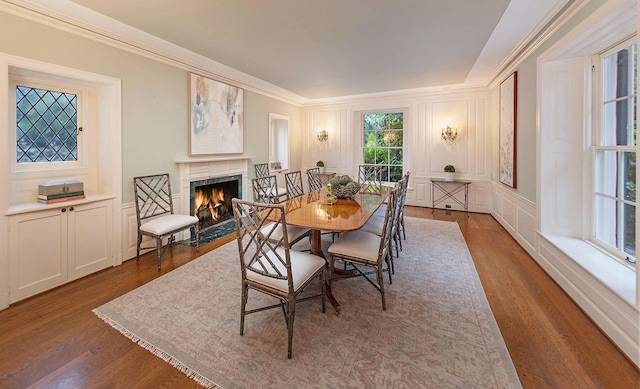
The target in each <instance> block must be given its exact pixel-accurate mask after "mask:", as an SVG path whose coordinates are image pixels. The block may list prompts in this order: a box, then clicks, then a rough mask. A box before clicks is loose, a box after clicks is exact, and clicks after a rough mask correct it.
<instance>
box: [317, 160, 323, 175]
mask: <svg viewBox="0 0 640 389" xmlns="http://www.w3.org/2000/svg"><path fill="white" fill-rule="evenodd" d="M316 167H317V168H318V169H319V170H320V174H322V173H324V162H323V161H322V160H320V161H318V162H316Z"/></svg>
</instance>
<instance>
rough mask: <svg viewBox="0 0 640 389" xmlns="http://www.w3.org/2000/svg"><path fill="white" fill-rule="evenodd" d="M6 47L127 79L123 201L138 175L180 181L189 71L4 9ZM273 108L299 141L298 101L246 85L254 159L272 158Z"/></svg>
mask: <svg viewBox="0 0 640 389" xmlns="http://www.w3.org/2000/svg"><path fill="white" fill-rule="evenodd" d="M0 52H2V53H6V54H11V55H17V56H21V57H26V58H30V59H35V60H39V61H43V62H47V63H51V64H56V65H61V66H66V67H70V68H74V69H79V70H85V71H88V72H92V73H97V74H102V75H106V76H110V77H114V78H118V79H120V80H122V158H123V161H122V166H123V167H122V169H123V172H122V181H123V185H122V191H123V194H122V195H123V197H122V202H123V203H128V202H132V201H133V185H132V178H133V177H134V176H136V175H142V174H153V173H160V172H169V173H170V174H171V176H172V183H173V186H174V188H177V186H178V175H179V171H178V168H177V165H176V164H175V160H177V159H184V158H187V156H188V130H187V129H188V116H187V112H188V107H187V97H188V95H187V71H186V70H184V69H180V68H177V67H174V66H170V65H167V64H164V63H162V62H158V61H155V60H152V59H149V58H146V57H143V56H140V55H136V54H132V53H130V52H128V51H124V50H120V49H117V48H114V47H111V46H108V45H105V44H101V43H97V42H95V41H93V40H90V39H86V38H82V37H79V36H76V35H73V34H70V33H67V32H64V31H60V30H57V29H55V28H52V27H48V26H44V25H41V24H38V23H35V22H32V21H29V20H26V19H22V18H19V17H16V16H13V15H9V14H6V13H1V12H0ZM269 112H274V113H278V114H281V115H286V116H289V117H290V118H291V127H292V136H291V141H292V144H293V145H295V143H293V142H298V141H299V140H300V136H299V135H298V134H297V132H299V130H300V115H301V114H300V108H299V107H297V106H295V105H291V104H287V103H284V102H282V101H280V100H276V99H273V98H269V97H266V96H263V95H260V94H257V93H254V92H251V91H247V90H245V92H244V125H245V127H244V153H243V155H252V156H256V157H257V158H256V159H254V160H253V161H252V163H253V162H255V161H259V162H260V161H266V160H267V155H268V132H269V130H268V129H269ZM299 149H300V147H295V146H294V147H292V154H291V159H292V167H294V168H295V167H296V166H299V164H300V162H299V161H300V156H299V155H298V154H296V150H299ZM230 155H234V156H235V155H239V154H230ZM251 170H253V169H251ZM250 173H252V172H250Z"/></svg>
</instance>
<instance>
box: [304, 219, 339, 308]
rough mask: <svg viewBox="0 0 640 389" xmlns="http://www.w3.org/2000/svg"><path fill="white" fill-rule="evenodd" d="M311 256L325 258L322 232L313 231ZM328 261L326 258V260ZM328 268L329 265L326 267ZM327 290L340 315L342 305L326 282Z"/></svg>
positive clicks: (328, 296) (330, 300)
mask: <svg viewBox="0 0 640 389" xmlns="http://www.w3.org/2000/svg"><path fill="white" fill-rule="evenodd" d="M311 254H314V255H317V256H319V257H322V258H325V256H324V251H323V250H322V239H321V233H320V230H311ZM325 259H326V258H325ZM325 266H327V267H328V265H325ZM325 290H326V293H327V298H328V299H329V302H330V303H331V305H333V309H335V311H336V315H339V314H340V303H338V300H336V298H335V297H334V296H333V292H332V291H331V284H329V282H327V281H325Z"/></svg>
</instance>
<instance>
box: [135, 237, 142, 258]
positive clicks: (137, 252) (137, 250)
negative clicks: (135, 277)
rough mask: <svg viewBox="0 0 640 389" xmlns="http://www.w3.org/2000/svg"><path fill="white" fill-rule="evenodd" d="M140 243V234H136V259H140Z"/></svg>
mask: <svg viewBox="0 0 640 389" xmlns="http://www.w3.org/2000/svg"><path fill="white" fill-rule="evenodd" d="M141 244H142V234H138V244H137V245H136V261H140V245H141Z"/></svg>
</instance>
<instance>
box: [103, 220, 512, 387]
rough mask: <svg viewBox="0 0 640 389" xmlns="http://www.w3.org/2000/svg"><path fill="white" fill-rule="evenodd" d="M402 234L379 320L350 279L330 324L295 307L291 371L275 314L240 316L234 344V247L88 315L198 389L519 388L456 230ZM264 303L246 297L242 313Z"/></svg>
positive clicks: (315, 310) (429, 228)
mask: <svg viewBox="0 0 640 389" xmlns="http://www.w3.org/2000/svg"><path fill="white" fill-rule="evenodd" d="M405 224H406V229H407V240H406V241H403V246H404V251H402V252H401V253H400V257H399V258H396V260H395V274H394V275H393V284H391V285H389V283H388V278H387V274H385V281H387V283H386V284H385V290H386V296H387V310H386V311H383V310H382V305H381V301H380V294H379V293H378V292H377V291H376V290H375V289H374V288H373V286H372V285H370V284H369V283H367V282H366V280H364V279H362V278H361V277H358V278H352V279H345V280H339V281H336V282H334V283H333V294H334V296H335V297H336V299H338V301H339V302H340V304H341V306H342V312H341V313H340V315H336V314H335V311H334V310H333V308H332V307H331V305H330V304H329V303H328V302H327V310H326V313H322V309H321V302H320V300H318V299H315V300H308V301H305V302H301V303H299V304H298V305H297V306H296V316H295V324H294V335H293V359H287V330H286V325H285V321H284V318H283V315H282V311H281V310H279V309H272V310H268V311H263V312H259V313H254V314H251V315H248V316H247V317H246V319H245V332H244V336H240V331H239V327H240V324H239V323H240V295H241V293H240V292H241V288H240V265H239V262H238V261H239V260H238V253H237V250H238V246H237V243H236V242H235V241H233V242H230V243H228V244H226V245H224V246H222V247H220V248H218V249H216V250H214V251H211V252H209V253H207V254H204V255H202V256H201V257H199V258H197V259H195V260H193V261H191V262H190V263H188V264H186V265H184V266H182V267H180V268H178V269H176V270H174V271H172V272H170V273H168V274H166V275H164V276H162V277H160V278H158V279H156V280H153V281H151V282H149V283H148V284H145V285H143V286H141V287H139V288H138V289H135V290H133V291H131V292H129V293H127V294H125V295H123V296H121V297H119V298H117V299H115V300H113V301H111V302H109V303H107V304H105V305H103V306H101V307H99V308H97V309H95V310H94V312H95V313H96V315H98V316H99V317H100V318H102V319H103V320H104V321H105V322H107V323H108V324H110V325H111V326H113V327H114V328H116V329H117V330H118V331H120V332H121V333H122V334H124V335H125V336H127V337H129V338H130V339H132V340H133V341H135V342H137V343H138V344H139V345H140V346H142V347H144V348H146V349H148V350H149V351H151V352H152V353H154V354H156V355H157V356H159V357H160V358H162V359H164V360H165V361H167V362H168V363H171V364H172V365H173V366H175V367H176V368H178V369H180V370H181V371H183V372H184V373H185V374H187V375H188V376H190V377H192V378H193V379H194V380H196V381H197V382H198V383H200V384H201V385H203V386H205V387H221V388H519V387H521V386H520V382H519V380H518V376H517V374H516V371H515V368H514V366H513V363H512V361H511V358H510V357H509V353H508V351H507V348H506V346H505V344H504V341H503V339H502V336H501V335H500V331H499V329H498V326H497V325H496V322H495V318H494V317H493V314H492V313H491V309H490V308H489V304H488V302H487V299H486V296H485V294H484V291H483V289H482V285H481V284H480V280H479V278H478V274H477V273H476V270H475V266H474V264H473V261H472V259H471V255H470V254H469V250H468V248H467V246H466V243H465V241H464V238H463V236H462V233H461V231H460V228H459V227H458V225H457V224H456V223H452V222H443V221H434V220H427V219H417V218H406V221H405ZM327 239H328V241H326V242H323V244H324V245H325V246H326V247H328V245H329V244H330V243H331V241H330V239H331V238H330V237H329V235H327ZM305 244H307V242H300V243H299V244H298V245H296V246H295V247H296V248H303V247H304V245H305ZM326 247H325V249H326ZM310 289H311V290H310V292H317V290H319V286H318V287H317V288H316V287H315V285H311V286H310ZM316 289H317V290H316ZM272 303H274V299H273V298H270V297H268V296H264V295H262V294H260V293H258V292H255V291H250V293H249V306H250V307H257V306H260V304H265V305H266V304H272Z"/></svg>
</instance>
